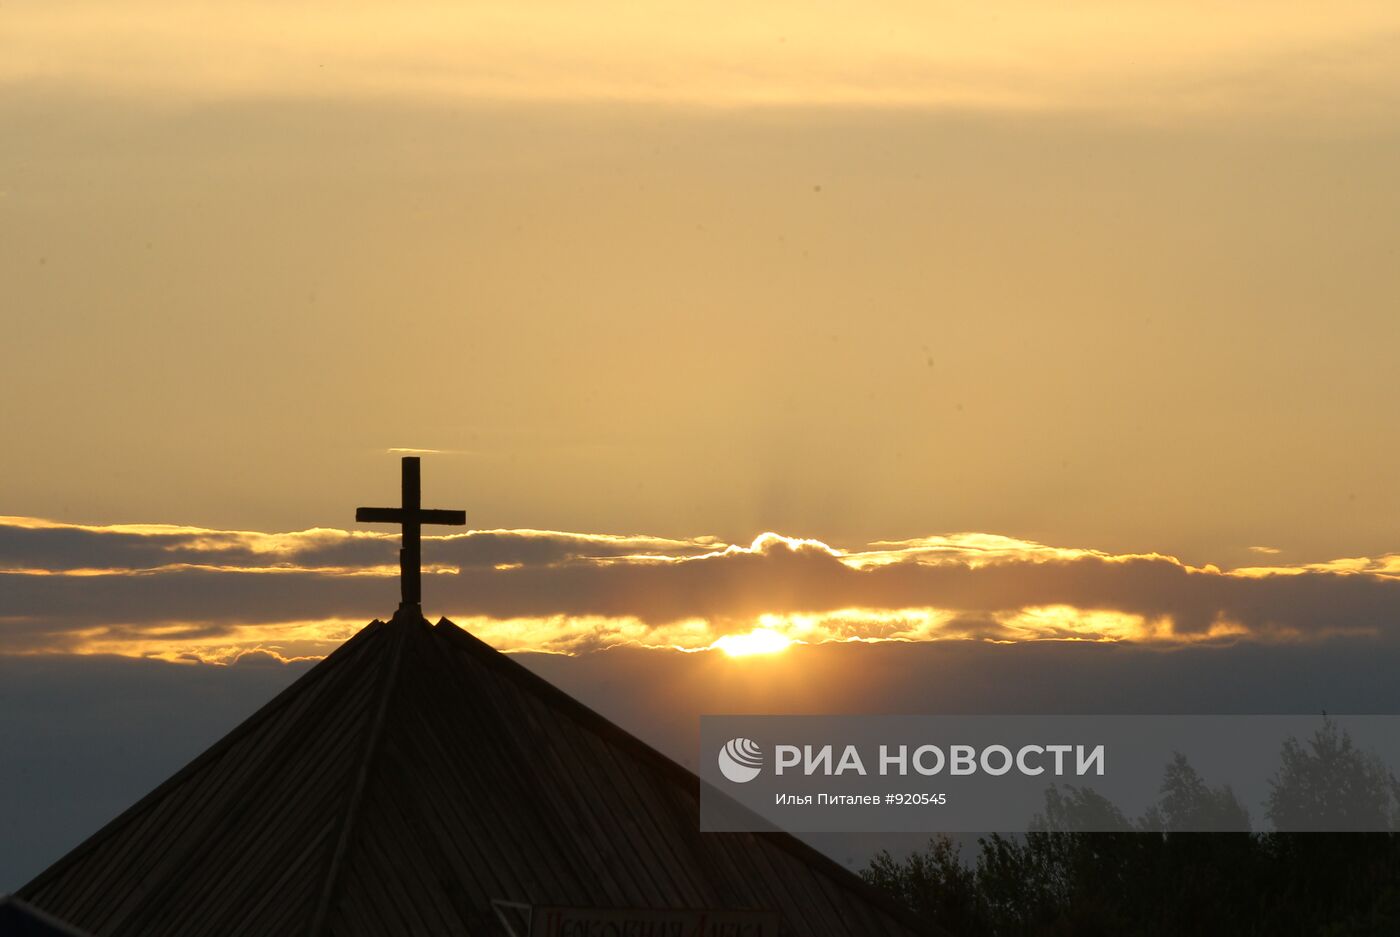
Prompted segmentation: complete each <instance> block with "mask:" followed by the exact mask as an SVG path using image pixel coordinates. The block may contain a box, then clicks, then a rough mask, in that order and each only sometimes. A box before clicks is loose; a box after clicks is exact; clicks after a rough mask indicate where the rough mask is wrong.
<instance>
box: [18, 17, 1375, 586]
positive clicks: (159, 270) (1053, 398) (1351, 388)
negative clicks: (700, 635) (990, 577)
mask: <svg viewBox="0 0 1400 937" xmlns="http://www.w3.org/2000/svg"><path fill="white" fill-rule="evenodd" d="M1397 29H1400V8H1397V7H1396V6H1395V5H1394V4H1389V3H1375V4H1361V3H1348V4H1343V5H1340V6H1339V5H1337V4H1321V3H1315V4H1287V5H1278V4H1265V3H1245V4H1233V5H1229V6H1228V7H1221V6H1219V5H1206V4H1182V3H1157V4H1147V3H1132V4H1124V3H1071V4H1058V5H1055V6H1054V7H1053V9H1051V8H1049V7H1047V6H1046V5H1044V4H1031V3H1012V4H996V5H994V6H992V5H980V6H979V5H969V4H929V3H918V4H914V3H910V4H878V5H873V6H872V5H871V4H859V5H857V4H811V3H803V4H795V3H794V4H764V5H762V7H761V9H755V8H754V7H753V5H750V4H744V5H739V4H733V5H725V4H714V3H709V4H664V3H663V4H620V3H602V4H588V5H579V4H566V3H558V4H542V3H499V4H497V3H476V4H471V5H460V4H445V3H444V4H427V3H411V4H401V5H394V6H392V7H387V6H383V5H370V4H359V3H348V4H347V3H337V4H317V3H295V4H286V3H278V4H273V3H186V4H168V3H152V2H143V0H136V2H131V3H123V4H119V5H113V4H104V3H85V2H73V3H68V2H64V3H42V4H41V3H18V4H14V3H12V4H7V5H5V6H4V8H3V9H0V36H3V37H4V40H3V45H4V54H3V55H0V128H3V133H0V244H3V245H4V249H3V250H0V282H3V283H4V284H5V286H4V298H3V303H0V315H3V317H4V334H5V338H6V341H5V342H4V344H3V346H0V391H3V397H4V399H5V401H6V404H7V405H6V406H5V407H4V409H3V410H0V437H3V439H4V443H5V444H4V446H3V447H0V476H3V478H4V486H3V494H0V513H6V514H12V515H17V516H26V517H42V518H49V519H54V520H57V521H62V522H68V523H74V524H91V525H105V524H112V523H141V524H149V523H170V524H179V525H193V526H197V527H205V528H211V529H226V530H301V529H307V528H313V527H342V526H345V525H346V524H347V523H348V519H349V518H350V517H351V513H350V512H351V511H352V510H353V508H354V507H355V506H356V505H358V504H369V503H379V502H381V501H383V500H384V498H385V497H386V496H387V494H389V493H391V492H392V491H393V490H394V489H393V472H394V471H395V466H394V465H393V457H392V456H390V455H388V454H386V451H387V450H388V449H390V448H393V447H418V448H425V449H434V450H441V452H442V454H441V455H438V456H434V457H432V461H430V462H429V463H428V467H427V472H426V476H425V491H426V493H427V494H426V497H427V499H428V501H429V502H430V503H432V504H433V505H435V506H442V507H465V508H467V509H468V517H469V522H470V523H471V524H472V525H474V526H476V527H479V528H483V529H493V528H503V529H519V528H534V529H544V530H578V531H589V532H604V533H612V534H618V533H631V532H636V531H646V532H648V533H650V534H652V535H655V536H660V537H666V538H677V539H688V538H693V537H696V536H701V535H709V536H714V537H717V538H719V540H720V541H721V542H724V543H738V544H747V543H749V542H751V541H752V538H753V537H754V536H755V535H756V534H757V533H758V532H761V531H765V530H773V531H778V532H779V533H782V534H785V535H788V536H793V537H806V538H815V539H818V540H821V541H822V542H825V543H830V544H835V545H838V546H840V547H842V548H844V549H852V550H859V549H863V548H864V545H865V544H868V543H871V542H874V541H880V540H907V539H910V538H925V537H930V536H940V535H945V534H949V533H952V532H957V531H990V532H994V533H996V534H998V535H1005V536H1008V537H1011V538H1014V539H1016V540H1018V541H1028V542H1039V543H1053V544H1072V545H1075V546H1076V547H1078V548H1086V549H1094V550H1101V551H1105V552H1106V553H1110V554H1115V555H1120V554H1142V553H1158V552H1160V553H1163V554H1168V555H1171V556H1175V557H1180V558H1181V561H1182V562H1184V563H1188V564H1192V565H1194V566H1203V565H1204V564H1207V563H1217V564H1221V565H1223V566H1226V567H1239V566H1243V565H1248V564H1250V563H1252V562H1254V561H1255V559H1257V555H1256V554H1254V553H1251V552H1250V547H1253V546H1265V547H1269V548H1272V549H1277V550H1280V551H1282V552H1281V553H1280V554H1279V555H1278V562H1279V563H1284V564H1300V563H1309V562H1323V561H1328V560H1331V559H1333V558H1335V557H1338V556H1379V555H1384V554H1387V553H1388V552H1389V551H1391V550H1393V549H1394V547H1395V542H1394V530H1395V529H1396V521H1397V517H1400V494H1397V489H1396V487H1395V485H1394V478H1395V477H1396V474H1397V473H1396V469H1397V457H1398V456H1400V437H1397V435H1396V433H1395V431H1394V427H1395V426H1396V425H1397V421H1396V420H1395V416H1396V413H1395V406H1396V405H1395V400H1396V393H1397V390H1400V388H1397V386H1396V379H1395V377H1394V370H1395V369H1394V359H1395V351H1396V348H1397V344H1400V342H1398V341H1397V340H1400V317H1397V316H1396V314H1395V310H1396V309H1397V308H1400V281H1397V279H1396V278H1395V276H1394V274H1393V272H1392V271H1393V267H1394V264H1395V257H1394V253H1395V248H1394V245H1395V244H1397V243H1400V237H1397V235H1400V186H1397V183H1396V176H1395V172H1394V166H1395V165H1396V163H1397V159H1400V147H1397V142H1400V136H1398V135H1397V132H1398V131H1400V117H1397V115H1400V110H1397V104H1400V100H1397V91H1400V75H1397V69H1400V65H1397V63H1400V54H1397V52H1400V49H1397V45H1400V42H1398V41H1397V36H1400V32H1397Z"/></svg>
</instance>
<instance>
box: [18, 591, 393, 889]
mask: <svg viewBox="0 0 1400 937" xmlns="http://www.w3.org/2000/svg"><path fill="white" fill-rule="evenodd" d="M383 625H384V622H382V621H380V620H379V619H377V618H376V619H375V620H374V621H372V622H370V623H369V624H368V625H366V626H365V627H364V628H361V629H360V630H359V631H358V632H356V633H355V634H354V635H353V636H352V637H351V638H350V640H348V641H346V642H345V643H344V644H342V645H341V646H340V647H338V648H336V649H335V650H334V651H332V652H331V653H330V654H328V655H327V656H326V657H325V658H324V659H323V660H321V661H320V662H318V663H317V664H316V666H314V667H312V668H311V669H310V670H308V671H307V672H306V673H304V674H302V675H301V676H300V677H298V678H297V679H295V680H293V681H292V682H291V683H290V684H289V685H288V686H287V687H286V688H284V689H283V690H282V691H281V692H280V693H278V694H277V695H276V696H274V697H273V698H272V699H270V700H268V701H267V702H266V703H264V704H263V705H262V706H260V707H258V708H257V709H256V710H254V711H253V714H252V715H251V716H249V717H248V718H246V719H244V720H243V721H242V722H240V723H239V724H238V725H236V726H235V727H234V728H233V729H231V730H230V731H229V733H228V734H227V735H225V736H224V737H223V738H221V739H219V740H218V741H217V742H215V743H214V744H212V745H210V746H209V747H208V748H206V749H205V750H204V751H202V752H200V753H199V754H198V755H196V756H195V757H194V758H193V759H191V760H190V761H189V762H188V763H187V764H185V765H184V767H182V768H180V769H179V770H178V771H176V772H175V773H174V774H172V775H171V776H170V777H168V778H166V779H165V780H164V781H162V782H161V783H160V784H158V785H156V787H154V788H153V789H152V790H151V791H149V792H148V793H147V794H146V795H145V796H144V797H142V798H141V799H140V800H138V801H136V802H135V803H134V804H132V805H131V806H129V807H127V808H126V809H125V810H123V811H122V812H121V813H119V814H117V815H116V816H115V817H113V818H112V819H111V820H108V821H107V822H106V823H105V824H103V825H102V827H100V828H99V829H98V830H97V832H95V833H93V834H92V835H91V836H89V837H88V838H87V839H85V840H83V841H82V842H81V843H79V844H78V845H77V846H74V847H73V848H72V849H70V850H69V851H68V852H67V853H65V854H64V855H63V856H61V857H60V858H59V859H57V860H56V861H55V862H54V863H53V864H52V865H50V866H49V867H48V868H46V869H45V870H44V871H42V872H40V873H39V874H38V875H36V876H35V877H34V878H32V879H30V880H29V881H28V882H26V883H25V884H24V885H23V886H22V887H21V888H20V889H19V890H18V891H16V892H15V895H16V896H17V897H24V898H27V897H28V896H31V895H33V894H34V893H35V892H37V891H39V890H40V889H42V888H43V887H44V886H45V885H47V884H48V883H49V882H50V881H51V880H52V879H54V878H55V877H57V876H58V875H59V874H61V873H62V872H64V871H65V870H67V869H68V868H69V867H70V866H72V865H73V864H74V863H76V862H77V861H79V860H80V859H82V858H85V857H86V856H87V855H88V854H89V853H90V852H92V850H93V849H95V848H97V847H98V846H99V845H101V844H102V843H103V842H105V841H106V840H107V839H108V838H110V837H111V836H113V835H115V834H116V833H117V832H119V831H120V830H121V829H123V828H124V827H125V826H126V825H127V824H128V823H129V822H130V821H131V820H133V819H135V818H136V817H137V816H139V815H140V814H141V812H142V811H143V810H144V809H145V808H146V807H148V806H150V805H151V804H153V803H155V802H157V801H158V800H160V798H162V797H164V796H165V795H166V794H167V793H168V792H169V791H171V790H173V789H174V788H176V787H178V786H179V785H180V784H182V783H184V781H185V780H186V779H188V778H189V777H190V776H192V775H194V774H196V773H198V772H199V771H200V770H201V769H202V768H204V767H205V766H206V765H208V764H209V763H210V762H212V761H214V760H216V759H217V758H219V757H220V756H222V755H223V754H224V753H225V752H227V751H228V750H229V749H230V748H232V747H233V746H234V745H236V744H237V743H238V742H240V741H242V739H243V738H244V737H245V736H247V735H248V734H249V733H250V732H252V731H253V730H255V729H257V728H258V727H260V726H261V725H262V724H263V723H264V722H266V721H267V720H268V719H269V718H271V717H272V716H273V715H275V714H276V713H277V712H278V711H280V710H281V709H282V708H283V707H285V706H286V705H287V703H288V702H289V701H290V700H292V699H293V698H294V697H295V696H296V695H297V694H298V693H300V692H302V691H304V690H305V689H306V688H307V687H309V686H311V685H313V684H314V683H316V682H318V681H319V680H322V679H324V677H325V674H326V673H328V672H329V671H328V670H327V669H326V668H325V667H323V666H322V665H323V664H325V663H326V662H327V661H329V660H331V659H332V658H335V657H338V656H339V657H348V656H350V654H351V649H352V648H356V649H358V648H359V647H360V646H361V645H362V644H363V643H364V639H367V638H368V636H369V635H372V634H374V633H375V632H377V631H378V628H377V627H376V626H379V627H383Z"/></svg>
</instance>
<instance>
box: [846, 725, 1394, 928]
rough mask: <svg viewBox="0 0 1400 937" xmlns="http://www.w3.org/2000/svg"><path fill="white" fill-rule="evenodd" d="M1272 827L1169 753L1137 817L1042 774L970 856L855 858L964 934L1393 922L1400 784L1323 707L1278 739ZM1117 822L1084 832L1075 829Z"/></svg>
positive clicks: (935, 843) (928, 914) (950, 850)
mask: <svg viewBox="0 0 1400 937" xmlns="http://www.w3.org/2000/svg"><path fill="white" fill-rule="evenodd" d="M1266 807H1267V810H1266V814H1267V816H1268V818H1269V819H1270V820H1271V821H1272V822H1273V823H1274V824H1275V825H1276V826H1277V827H1278V829H1277V831H1275V832H1268V833H1251V832H1215V833H1202V832H1187V831H1189V830H1201V829H1210V830H1226V829H1233V830H1237V831H1248V830H1249V829H1250V820H1249V813H1248V811H1247V810H1245V808H1244V806H1243V805H1242V804H1240V802H1239V800H1238V798H1236V797H1235V794H1234V792H1233V791H1232V790H1231V789H1230V788H1229V787H1228V786H1222V787H1211V786H1210V785H1209V784H1208V783H1207V782H1206V780H1205V779H1204V778H1202V777H1201V775H1200V774H1199V773H1198V772H1197V771H1196V770H1195V768H1193V767H1192V766H1191V764H1190V763H1189V762H1188V761H1187V759H1186V758H1185V757H1184V756H1182V755H1180V754H1176V755H1174V756H1173V758H1172V760H1171V762H1169V763H1168V764H1167V765H1166V767H1165V770H1164V772H1163V777H1162V785H1161V788H1160V790H1159V796H1158V798H1157V801H1156V803H1155V804H1153V805H1152V806H1151V807H1150V808H1148V810H1147V811H1146V812H1145V813H1144V814H1143V816H1142V817H1140V818H1139V819H1138V820H1136V821H1132V820H1129V819H1128V818H1127V817H1125V816H1124V815H1123V813H1122V812H1121V811H1120V810H1119V809H1118V808H1117V807H1116V806H1115V805H1114V804H1112V803H1110V802H1109V801H1108V800H1107V799H1106V798H1104V797H1102V796H1101V795H1099V794H1097V793H1096V792H1094V791H1093V790H1091V789H1088V788H1075V787H1072V786H1066V787H1064V788H1059V787H1055V786H1051V787H1050V788H1049V789H1048V790H1047V791H1046V793H1045V806H1044V810H1043V812H1042V813H1041V814H1039V815H1038V817H1037V819H1036V823H1035V826H1036V828H1035V830H1034V831H1032V832H1030V833H1027V834H1026V835H1025V836H1014V837H1012V836H1003V835H1000V834H991V835H989V836H986V837H983V838H981V839H979V840H978V844H979V846H980V850H979V852H978V854H977V855H976V858H975V861H972V862H968V861H967V860H966V859H965V858H964V857H963V856H962V855H960V853H959V851H958V849H957V848H956V847H955V846H954V845H953V844H952V842H951V841H950V840H948V839H947V838H946V837H935V838H934V839H932V840H930V842H929V845H928V847H927V848H926V849H925V850H923V851H920V852H916V853H915V854H914V855H912V856H909V857H907V858H904V859H895V858H894V857H892V856H891V855H890V854H889V853H888V852H883V853H881V854H880V855H879V856H877V857H876V858H875V860H874V861H872V863H871V865H870V867H869V868H868V869H867V870H866V871H865V872H864V873H863V874H864V875H865V877H866V879H867V880H869V881H870V882H872V883H873V884H875V885H877V886H879V887H882V888H885V889H887V890H889V891H890V892H892V893H893V894H895V895H896V896H897V897H899V898H900V900H902V901H904V902H905V903H906V904H908V905H909V906H910V907H911V908H913V909H914V910H915V912H916V913H918V914H919V915H920V916H922V917H924V918H926V919H927V920H930V921H933V922H936V923H938V924H940V925H942V926H943V927H945V928H946V929H947V930H949V931H950V932H952V933H955V934H960V935H966V937H1052V935H1053V937H1058V935H1069V934H1075V935H1082V934H1088V935H1095V934H1103V935H1109V934H1114V935H1118V934H1125V935H1134V937H1168V935H1172V937H1174V935H1179V934H1191V935H1193V937H1208V935H1214V934H1228V935H1260V937H1263V935H1270V937H1272V935H1280V934H1288V935H1291V934H1300V935H1301V934H1307V935H1324V937H1379V935H1382V934H1396V933H1400V835H1398V834H1396V833H1394V832H1378V833H1304V832H1298V831H1299V830H1307V829H1320V828H1321V829H1343V830H1346V829H1351V830H1356V829H1380V830H1392V829H1395V824H1394V822H1393V821H1394V820H1395V814H1396V812H1397V808H1400V785H1397V782H1396V779H1395V777H1394V776H1393V775H1392V773H1391V772H1390V771H1389V770H1388V769H1386V767H1385V766H1384V765H1383V764H1382V763H1381V762H1380V760H1379V759H1377V758H1376V757H1375V756H1374V755H1373V754H1371V753H1368V752H1365V751H1363V750H1361V749H1359V748H1358V747H1357V746H1356V745H1355V743H1354V742H1353V741H1352V739H1351V737H1350V736H1349V735H1348V734H1347V733H1346V732H1345V731H1344V730H1343V729H1341V727H1340V726H1338V725H1337V724H1336V722H1335V721H1334V720H1332V719H1329V718H1325V717H1324V720H1323V724H1322V726H1321V727H1320V728H1319V729H1318V730H1317V732H1316V733H1314V735H1313V736H1312V737H1311V738H1310V739H1309V740H1308V741H1307V742H1306V743H1300V742H1299V741H1298V740H1296V739H1293V738H1290V739H1288V740H1287V741H1285V742H1284V744H1283V746H1282V748H1281V751H1280V758H1279V767H1278V770H1277V772H1276V773H1275V775H1274V777H1273V779H1272V782H1271V793H1270V796H1269V800H1268V803H1267V805H1266ZM1086 828H1091V829H1098V830H1103V829H1108V830H1111V831H1112V832H1097V833H1086V832H1082V830H1084V829H1086Z"/></svg>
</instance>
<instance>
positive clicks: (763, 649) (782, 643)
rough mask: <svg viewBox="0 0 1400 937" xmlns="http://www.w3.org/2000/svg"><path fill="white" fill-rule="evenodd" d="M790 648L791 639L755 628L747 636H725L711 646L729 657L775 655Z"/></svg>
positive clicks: (768, 629)
mask: <svg viewBox="0 0 1400 937" xmlns="http://www.w3.org/2000/svg"><path fill="white" fill-rule="evenodd" d="M791 646H792V639H791V638H789V637H788V636H787V635H785V634H782V633H781V632H778V631H774V630H773V629H772V628H755V629H754V630H752V631H750V632H749V633H748V634H726V635H724V636H723V637H720V638H716V639H715V643H714V644H711V645H710V647H713V648H715V649H717V650H720V651H723V652H724V653H726V654H728V655H729V656H730V657H751V656H753V655H755V654H777V653H778V652H780V651H785V650H787V649H788V648H789V647H791Z"/></svg>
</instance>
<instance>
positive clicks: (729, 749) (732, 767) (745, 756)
mask: <svg viewBox="0 0 1400 937" xmlns="http://www.w3.org/2000/svg"><path fill="white" fill-rule="evenodd" d="M762 769H763V749H761V748H759V747H758V743H757V742H755V741H754V740H753V739H730V740H729V741H728V742H726V743H725V744H724V747H723V748H721V749H720V750H719V770H720V772H721V773H722V774H723V775H724V776H725V777H726V778H728V779H729V780H731V781H733V782H734V783H736V784H743V783H744V782H745V781H752V780H753V779H754V778H756V777H758V772H759V771H761V770H762Z"/></svg>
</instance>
